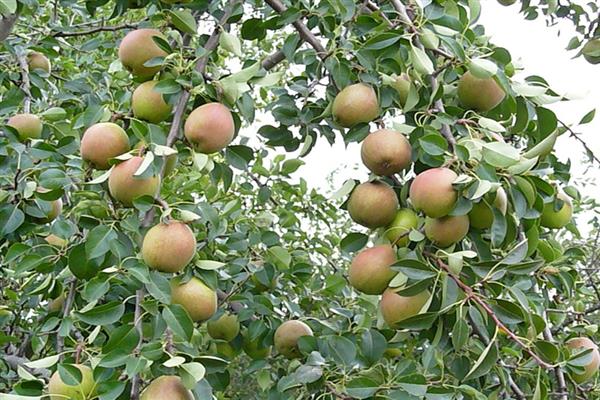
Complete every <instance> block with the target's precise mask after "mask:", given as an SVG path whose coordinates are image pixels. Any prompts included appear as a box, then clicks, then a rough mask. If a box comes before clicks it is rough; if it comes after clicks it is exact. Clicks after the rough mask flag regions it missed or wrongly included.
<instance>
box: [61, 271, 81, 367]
mask: <svg viewBox="0 0 600 400" xmlns="http://www.w3.org/2000/svg"><path fill="white" fill-rule="evenodd" d="M76 289H77V279H73V280H72V281H71V283H70V284H69V291H68V292H67V297H66V298H65V303H64V304H63V312H62V317H63V320H64V319H65V318H67V317H68V316H69V315H70V314H71V309H72V308H73V303H74V301H75V292H76ZM64 346H65V338H64V337H63V336H61V335H57V336H56V353H57V354H60V353H62V351H63V348H64ZM60 358H61V360H62V358H63V356H62V355H61V356H60Z"/></svg>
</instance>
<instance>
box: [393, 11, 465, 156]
mask: <svg viewBox="0 0 600 400" xmlns="http://www.w3.org/2000/svg"><path fill="white" fill-rule="evenodd" d="M390 1H391V3H392V5H393V6H394V8H395V9H396V11H398V14H399V15H400V19H401V20H402V22H403V23H404V24H406V25H407V26H408V27H409V29H410V30H411V31H412V32H414V33H416V32H418V31H417V28H416V27H415V25H414V23H413V20H412V19H411V17H410V16H409V15H408V12H407V10H406V7H405V6H404V4H402V2H401V1H400V0H390ZM413 41H414V44H415V46H417V47H418V48H419V49H421V50H423V51H425V47H424V46H423V43H421V41H420V40H419V37H418V36H416V35H415V36H414V38H413ZM438 51H439V50H438ZM448 56H449V57H450V58H452V56H450V55H448ZM434 69H435V61H434ZM428 80H429V85H430V87H431V92H432V93H434V94H435V93H436V92H437V90H438V88H439V84H438V81H437V79H436V76H435V75H429V77H428ZM433 105H434V107H435V108H436V110H437V111H439V112H442V113H443V112H445V111H446V109H445V107H444V103H443V102H442V100H441V99H437V100H436V101H434V102H433ZM440 132H441V133H442V136H444V138H445V139H446V141H447V142H448V145H449V147H450V150H451V151H454V146H455V145H456V139H455V138H454V135H453V134H452V132H451V131H450V127H449V126H448V125H447V124H442V127H441V128H440Z"/></svg>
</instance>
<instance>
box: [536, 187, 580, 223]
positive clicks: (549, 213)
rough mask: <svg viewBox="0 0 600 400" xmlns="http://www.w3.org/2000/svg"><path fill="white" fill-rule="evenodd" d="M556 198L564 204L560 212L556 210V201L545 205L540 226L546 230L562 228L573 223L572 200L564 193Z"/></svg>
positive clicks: (560, 193)
mask: <svg viewBox="0 0 600 400" xmlns="http://www.w3.org/2000/svg"><path fill="white" fill-rule="evenodd" d="M556 198H557V199H559V200H562V202H563V204H562V206H561V207H560V210H558V211H556V210H555V209H554V201H551V202H550V203H546V204H544V211H542V218H541V220H540V224H541V225H542V226H544V227H546V228H554V229H558V228H562V227H564V226H565V225H567V224H568V223H569V222H570V221H571V217H572V216H573V204H572V203H571V198H570V197H569V196H567V195H566V194H564V193H562V192H559V193H558V194H557V195H556Z"/></svg>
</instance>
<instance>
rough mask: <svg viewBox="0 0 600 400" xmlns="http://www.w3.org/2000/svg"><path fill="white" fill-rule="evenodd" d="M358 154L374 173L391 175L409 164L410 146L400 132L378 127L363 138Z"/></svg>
mask: <svg viewBox="0 0 600 400" xmlns="http://www.w3.org/2000/svg"><path fill="white" fill-rule="evenodd" d="M360 156H361V158H362V161H363V163H364V164H365V166H366V167H367V168H369V170H370V171H371V172H373V173H374V174H376V175H381V176H391V175H393V174H396V173H398V172H401V171H402V170H404V169H406V168H408V167H409V166H410V163H411V157H412V147H411V146H410V143H409V142H408V140H407V139H406V138H405V137H404V135H403V134H401V133H400V132H397V131H394V130H391V129H379V130H377V131H375V132H373V133H371V134H369V135H368V136H367V137H366V138H365V140H363V142H362V145H361V150H360Z"/></svg>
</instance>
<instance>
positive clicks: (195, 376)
mask: <svg viewBox="0 0 600 400" xmlns="http://www.w3.org/2000/svg"><path fill="white" fill-rule="evenodd" d="M179 368H180V370H182V371H181V372H183V373H182V374H181V375H182V378H183V381H184V382H185V384H186V387H187V388H188V389H193V388H194V387H195V386H196V383H197V382H200V381H201V380H202V379H203V378H204V375H205V374H206V369H205V368H204V365H202V364H200V363H199V362H190V363H185V364H182V365H180V366H179ZM186 374H187V375H189V376H190V378H191V379H190V382H187V379H186V378H187V377H186V376H185V375H186Z"/></svg>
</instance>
